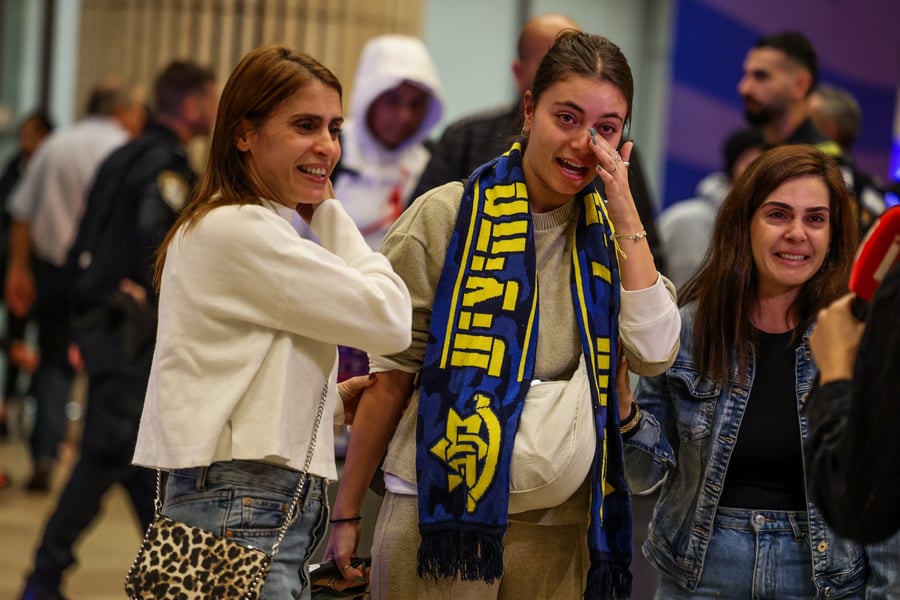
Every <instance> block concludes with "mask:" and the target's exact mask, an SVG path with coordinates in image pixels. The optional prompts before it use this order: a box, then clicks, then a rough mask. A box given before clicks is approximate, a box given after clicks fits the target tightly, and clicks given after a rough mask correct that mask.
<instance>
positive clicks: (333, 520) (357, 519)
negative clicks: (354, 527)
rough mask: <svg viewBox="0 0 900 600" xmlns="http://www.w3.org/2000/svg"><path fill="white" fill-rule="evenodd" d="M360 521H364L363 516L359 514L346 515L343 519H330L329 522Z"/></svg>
mask: <svg viewBox="0 0 900 600" xmlns="http://www.w3.org/2000/svg"><path fill="white" fill-rule="evenodd" d="M360 521H362V517H361V516H358V515H357V516H355V517H346V518H343V519H329V520H328V522H329V523H359V522H360Z"/></svg>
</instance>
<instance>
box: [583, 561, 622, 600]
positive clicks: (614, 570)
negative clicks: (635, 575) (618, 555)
mask: <svg viewBox="0 0 900 600" xmlns="http://www.w3.org/2000/svg"><path fill="white" fill-rule="evenodd" d="M631 579H632V576H631V571H630V570H629V568H628V565H617V564H613V563H609V562H601V563H594V564H592V565H591V569H590V571H588V580H587V588H586V589H585V590H584V598H585V600H628V599H629V598H631Z"/></svg>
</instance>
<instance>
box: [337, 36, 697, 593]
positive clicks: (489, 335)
mask: <svg viewBox="0 0 900 600" xmlns="http://www.w3.org/2000/svg"><path fill="white" fill-rule="evenodd" d="M633 90H634V85H633V79H632V75H631V70H630V68H629V66H628V63H627V61H626V59H625V57H624V56H623V54H622V52H621V51H620V50H619V48H618V47H617V46H616V45H615V44H613V43H612V42H610V41H609V40H608V39H606V38H603V37H600V36H597V35H592V34H587V33H582V32H576V31H564V32H562V33H561V34H560V35H559V37H558V38H557V40H556V41H555V42H554V44H553V46H552V47H551V48H550V50H549V51H548V53H547V55H546V56H545V57H544V59H543V61H542V62H541V65H540V67H539V68H538V71H537V75H536V77H535V80H534V83H533V86H532V88H531V90H529V91H528V92H527V93H526V95H525V97H524V102H523V110H524V123H525V126H524V128H523V130H522V137H521V138H520V139H518V140H516V141H515V142H514V143H512V145H511V147H510V148H509V150H508V151H507V152H506V153H504V154H503V155H502V156H500V157H498V158H496V159H494V160H492V161H490V162H488V163H486V164H484V165H482V166H481V167H479V168H478V169H476V171H475V172H474V173H473V174H472V176H471V177H470V178H469V179H467V180H466V181H464V182H454V183H449V184H446V185H444V186H441V187H438V188H435V189H433V190H431V191H430V192H428V193H426V194H425V195H423V196H422V197H420V198H419V199H418V200H417V201H416V202H415V203H414V204H413V205H412V207H410V208H409V209H408V210H407V211H406V212H405V213H404V214H403V215H401V217H400V219H399V220H398V221H397V222H396V223H395V224H394V226H393V227H392V228H391V230H390V231H389V232H388V234H387V237H386V238H385V241H384V244H383V246H382V251H383V252H384V254H385V255H386V256H387V257H388V259H389V260H390V261H391V263H392V265H393V267H394V269H395V270H396V272H397V273H398V274H399V275H400V276H401V277H402V278H403V279H404V281H405V282H406V284H407V286H408V288H409V290H410V293H411V296H412V299H413V331H412V339H413V341H412V345H411V346H410V347H409V349H408V350H406V351H405V352H402V353H400V354H394V355H391V356H370V362H371V370H372V372H373V373H375V378H376V380H375V382H374V384H373V385H372V386H371V387H369V388H367V389H366V391H365V392H364V395H363V397H362V399H361V401H360V406H359V410H358V413H357V417H356V419H355V421H354V423H355V424H354V428H353V432H352V435H351V436H350V446H349V448H348V454H347V459H346V462H345V466H344V471H343V475H342V478H341V484H340V489H339V492H338V495H337V499H336V501H335V504H334V508H333V511H332V515H331V516H332V529H331V534H330V538H329V541H328V547H327V549H326V552H325V556H326V557H328V558H333V559H334V560H335V562H336V564H337V565H338V567H342V568H343V570H342V573H343V574H344V581H339V582H337V583H336V584H335V585H336V586H337V587H342V586H348V585H354V584H355V583H354V582H355V578H358V577H360V576H362V573H361V572H359V571H358V570H357V569H355V568H353V567H351V566H348V565H349V563H350V558H351V557H352V556H353V555H354V554H355V553H356V551H357V548H356V545H357V543H358V541H359V535H360V523H359V520H358V519H357V517H358V516H359V510H360V505H361V502H362V499H363V497H364V494H365V490H366V487H367V486H368V484H369V481H370V479H371V478H372V476H373V473H374V472H375V470H376V468H377V467H378V464H379V462H380V460H381V458H382V456H384V451H385V450H387V456H386V458H385V460H384V472H385V486H386V488H387V490H388V491H387V494H386V496H385V500H384V503H383V504H382V508H381V512H380V514H379V517H378V522H377V524H376V529H375V540H374V543H373V548H372V558H373V562H372V570H371V574H370V582H371V592H372V597H373V598H374V599H376V600H380V599H384V598H417V599H438V598H451V597H452V598H455V599H456V598H465V599H468V598H472V599H476V598H477V599H479V600H481V599H483V598H502V599H512V598H517V599H518V598H542V599H548V598H577V597H581V596H582V595H584V597H586V598H597V599H599V598H627V597H629V596H630V593H631V574H630V570H629V565H630V562H631V556H632V548H631V539H632V519H631V502H630V496H629V491H628V488H627V485H626V483H625V479H624V473H623V458H622V432H623V431H624V432H627V431H628V430H629V429H630V427H632V426H633V425H634V423H635V418H636V417H635V414H636V408H635V407H634V406H632V404H631V401H630V399H629V400H628V401H627V403H626V402H624V401H623V402H622V404H621V405H620V403H619V401H618V399H617V397H616V391H615V385H614V382H615V377H616V371H617V369H618V368H620V367H621V365H622V364H625V363H623V362H622V361H620V352H624V353H625V356H626V357H627V358H628V361H627V364H628V365H630V368H631V369H632V370H634V371H635V372H637V373H641V374H645V375H649V374H657V373H661V372H663V371H665V369H666V368H667V367H668V366H669V365H670V364H671V362H672V360H673V358H674V356H675V353H676V351H677V348H678V334H679V329H680V317H679V315H678V310H677V308H676V305H675V298H674V296H675V292H674V288H673V287H672V285H671V284H670V283H669V282H668V281H667V280H666V279H665V278H663V277H662V276H660V274H659V273H658V271H657V269H656V267H655V265H654V262H653V256H652V254H651V252H650V249H649V246H648V244H647V239H646V234H645V233H644V226H643V224H642V223H641V221H640V218H639V216H638V212H637V209H636V208H635V205H634V201H633V199H632V196H631V192H630V190H629V187H628V177H627V176H628V159H629V157H630V155H631V148H632V143H631V142H625V143H623V139H624V134H625V132H626V131H627V129H628V126H629V123H630V116H631V106H632V96H633ZM598 174H599V176H600V177H601V178H602V179H603V183H604V185H605V189H606V192H605V194H604V195H603V196H601V195H600V194H598V192H597V190H596V189H595V188H594V186H593V183H592V182H593V180H594V178H595V176H596V175H598ZM566 380H570V381H569V384H568V386H566V385H565V384H564V386H563V389H564V390H566V391H568V392H570V393H572V394H573V395H574V396H575V397H576V398H577V400H576V402H575V404H574V405H572V406H581V405H579V404H578V402H579V401H583V402H584V405H583V406H584V407H585V409H584V410H578V411H577V413H576V414H577V415H578V419H577V420H576V421H570V425H569V426H568V427H562V428H560V427H559V423H560V422H563V423H564V422H565V420H564V419H563V420H560V415H558V414H556V415H553V414H552V413H548V412H542V409H543V408H546V407H544V406H537V405H535V403H538V402H557V401H559V398H554V397H553V396H552V395H550V396H548V395H547V394H541V393H540V392H539V391H538V390H541V389H553V388H544V387H543V386H542V385H537V384H538V383H539V382H560V381H562V382H564V381H566ZM576 382H580V383H579V384H577V385H576ZM573 390H574V392H573ZM565 395H566V394H565V393H563V394H562V396H565ZM561 406H566V407H567V408H566V410H565V411H563V412H566V413H567V414H571V410H569V408H568V407H569V405H565V404H564V403H563V404H561ZM535 414H538V415H545V418H546V421H542V422H538V423H534V422H531V421H532V420H533V419H534V418H535ZM540 418H544V417H539V419H540ZM585 431H587V433H588V435H584V434H585ZM525 432H527V434H526V433H525ZM554 436H555V437H557V438H559V440H561V441H562V443H560V444H557V446H560V447H565V446H566V444H567V443H569V444H570V445H575V446H576V449H575V455H576V457H581V458H586V459H587V460H581V461H579V460H575V461H574V464H567V465H566V467H565V468H564V469H562V470H563V471H564V472H562V473H550V474H549V475H548V478H549V481H550V482H551V483H550V484H548V485H546V486H544V487H543V488H539V486H536V487H538V488H539V489H535V490H532V491H531V492H525V491H524V490H522V489H513V490H512V491H511V487H512V488H515V487H516V481H518V480H520V479H521V473H520V471H521V470H522V469H524V468H526V467H527V465H526V464H525V463H527V462H528V461H527V460H524V459H523V458H522V456H524V455H523V454H522V452H521V451H522V450H524V446H526V445H534V446H536V447H540V446H541V444H542V443H543V441H544V440H546V439H547V438H553V437H554ZM552 446H553V444H552V443H551V444H550V446H549V447H552ZM564 454H565V452H564V451H561V452H560V455H559V456H560V457H561V456H562V455H564ZM533 458H534V457H532V459H533ZM538 458H542V459H544V460H545V461H546V462H548V463H550V464H551V466H552V465H553V464H554V463H557V462H558V461H559V460H562V459H561V458H559V457H558V456H557V455H555V454H553V455H551V456H543V457H538ZM556 466H558V465H556ZM551 470H552V469H551ZM573 477H574V478H575V479H574V485H572V480H573ZM566 483H567V484H569V485H570V486H571V488H570V489H566V488H565V484H566ZM563 489H565V493H564V494H562V495H560V491H561V490H563ZM360 552H361V553H363V554H365V553H366V549H360Z"/></svg>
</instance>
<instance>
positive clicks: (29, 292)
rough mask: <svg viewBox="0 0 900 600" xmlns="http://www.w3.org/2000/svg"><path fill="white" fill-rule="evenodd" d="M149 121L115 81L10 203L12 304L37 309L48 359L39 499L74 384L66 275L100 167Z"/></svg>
mask: <svg viewBox="0 0 900 600" xmlns="http://www.w3.org/2000/svg"><path fill="white" fill-rule="evenodd" d="M145 121H146V106H145V102H144V94H143V91H142V90H141V89H140V88H138V87H136V86H133V85H130V84H128V83H126V82H125V81H123V80H121V79H120V78H118V77H114V76H111V77H107V78H106V79H104V80H103V81H101V82H100V83H99V84H98V85H97V86H95V88H94V89H93V91H92V92H91V95H90V99H89V100H88V105H87V116H86V117H85V118H84V119H82V120H81V121H79V122H78V123H76V124H75V125H72V126H71V127H67V128H65V129H62V130H57V131H55V132H54V133H53V134H51V136H50V137H49V138H48V139H47V140H46V141H45V142H44V143H43V144H42V145H41V147H40V148H38V151H37V152H36V153H35V155H34V157H33V158H32V159H31V161H30V162H29V164H28V167H27V168H26V170H25V173H24V175H23V176H22V179H21V181H20V182H19V185H18V187H17V188H16V190H15V191H14V192H13V195H12V198H11V199H10V204H9V211H10V214H11V216H12V224H11V226H10V231H9V263H8V267H7V271H6V304H7V307H8V308H9V311H10V312H11V313H13V314H14V315H16V316H18V317H25V316H26V315H28V314H29V312H30V311H31V310H32V305H34V312H33V313H32V316H33V317H34V320H35V322H36V323H37V326H38V351H39V353H40V357H39V363H38V367H37V370H36V371H35V373H34V374H33V375H32V377H31V385H30V389H29V395H30V396H31V397H32V398H34V402H35V408H36V412H35V418H34V425H33V428H32V431H31V436H30V439H29V445H30V450H31V458H32V462H33V472H32V475H31V479H30V480H29V482H28V484H27V485H26V487H27V489H29V490H31V491H35V492H47V491H48V490H49V489H50V475H51V472H52V468H53V465H54V464H55V462H56V457H57V452H58V446H59V444H60V442H62V440H63V438H64V436H65V430H66V413H65V409H66V403H67V402H68V400H69V394H70V390H71V387H72V381H73V378H74V372H73V370H72V367H71V366H70V365H69V359H68V347H69V342H70V339H71V336H70V333H71V332H70V326H69V307H68V304H67V302H66V289H65V281H64V278H63V272H62V269H63V264H64V263H65V260H66V252H67V251H68V249H69V246H70V245H71V243H72V240H73V239H75V232H76V230H77V229H78V221H79V219H80V217H81V214H82V212H83V211H84V204H85V199H86V197H87V193H88V188H89V186H90V184H91V182H92V180H93V178H94V174H95V173H96V171H97V167H98V166H99V164H100V162H101V161H102V160H103V159H104V158H106V157H107V156H108V155H109V153H110V152H112V151H113V150H114V149H115V148H117V147H119V146H121V145H122V144H124V143H125V142H126V141H128V139H129V138H131V137H133V136H135V135H137V134H138V133H140V131H141V130H142V129H143V127H144V122H145Z"/></svg>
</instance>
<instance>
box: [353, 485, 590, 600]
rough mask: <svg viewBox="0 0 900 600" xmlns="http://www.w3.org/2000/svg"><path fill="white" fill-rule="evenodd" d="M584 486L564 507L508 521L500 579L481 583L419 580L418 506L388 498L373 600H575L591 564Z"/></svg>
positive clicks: (375, 553) (378, 538)
mask: <svg viewBox="0 0 900 600" xmlns="http://www.w3.org/2000/svg"><path fill="white" fill-rule="evenodd" d="M587 499H588V495H587V486H586V485H584V486H582V489H581V490H579V491H578V492H576V493H575V495H574V496H572V498H570V499H569V500H567V501H566V502H565V503H563V504H562V505H561V506H559V507H556V508H552V509H548V510H538V511H530V512H526V513H521V514H518V515H510V517H509V525H508V527H507V530H506V536H505V537H504V538H503V578H502V579H501V580H500V582H499V583H494V584H493V585H490V584H487V583H483V582H471V581H459V580H448V579H443V580H439V581H437V582H435V581H433V580H431V579H420V578H419V577H418V575H417V574H416V553H417V552H418V549H419V542H420V539H421V538H420V537H419V515H418V498H416V497H415V496H401V495H398V494H392V493H391V492H387V495H386V496H385V498H384V502H383V503H382V505H381V512H380V513H379V515H378V523H377V525H376V526H375V538H374V541H373V543H372V572H371V592H372V600H412V599H415V600H492V599H497V600H521V599H523V598H540V599H541V600H576V599H579V598H581V597H582V594H583V593H584V586H585V582H586V580H587V571H588V566H589V563H590V557H589V553H588V548H587V514H588V505H587Z"/></svg>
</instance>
